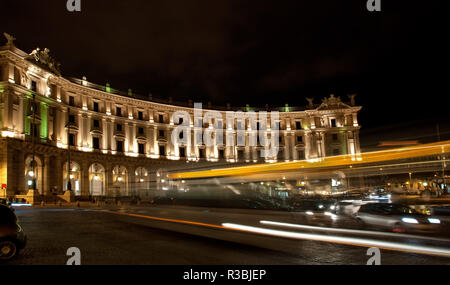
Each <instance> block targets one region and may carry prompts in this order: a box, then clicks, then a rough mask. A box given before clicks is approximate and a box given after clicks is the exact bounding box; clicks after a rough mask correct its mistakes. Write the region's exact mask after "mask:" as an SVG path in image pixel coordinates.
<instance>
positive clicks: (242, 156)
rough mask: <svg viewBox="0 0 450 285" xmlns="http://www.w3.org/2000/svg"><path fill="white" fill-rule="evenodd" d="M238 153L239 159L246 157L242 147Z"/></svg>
mask: <svg viewBox="0 0 450 285" xmlns="http://www.w3.org/2000/svg"><path fill="white" fill-rule="evenodd" d="M237 154H238V159H239V160H241V159H244V151H243V150H242V149H240V150H238V152H237Z"/></svg>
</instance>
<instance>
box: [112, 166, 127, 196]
mask: <svg viewBox="0 0 450 285" xmlns="http://www.w3.org/2000/svg"><path fill="white" fill-rule="evenodd" d="M111 190H112V194H113V196H116V197H117V196H128V194H129V193H128V170H127V168H126V167H125V166H123V165H116V166H115V167H114V168H113V170H112V189H111Z"/></svg>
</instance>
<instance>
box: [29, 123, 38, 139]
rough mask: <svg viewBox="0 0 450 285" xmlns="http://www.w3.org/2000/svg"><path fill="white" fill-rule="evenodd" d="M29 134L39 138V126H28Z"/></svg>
mask: <svg viewBox="0 0 450 285" xmlns="http://www.w3.org/2000/svg"><path fill="white" fill-rule="evenodd" d="M30 134H31V135H32V136H34V137H36V138H37V137H39V125H38V124H33V123H31V124H30Z"/></svg>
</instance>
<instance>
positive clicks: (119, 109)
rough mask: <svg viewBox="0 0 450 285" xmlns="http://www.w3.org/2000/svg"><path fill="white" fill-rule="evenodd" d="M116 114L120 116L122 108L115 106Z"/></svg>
mask: <svg viewBox="0 0 450 285" xmlns="http://www.w3.org/2000/svg"><path fill="white" fill-rule="evenodd" d="M116 116H118V117H121V116H122V108H120V107H116Z"/></svg>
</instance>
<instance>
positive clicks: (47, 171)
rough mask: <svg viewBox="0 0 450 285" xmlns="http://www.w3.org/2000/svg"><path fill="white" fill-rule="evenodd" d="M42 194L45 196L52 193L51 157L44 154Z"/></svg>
mask: <svg viewBox="0 0 450 285" xmlns="http://www.w3.org/2000/svg"><path fill="white" fill-rule="evenodd" d="M42 167H43V169H42V176H43V177H42V178H43V179H42V186H43V189H42V194H43V195H44V196H48V195H50V188H51V185H50V177H52V175H53V170H52V169H51V167H50V158H49V156H48V155H44V156H43V159H42Z"/></svg>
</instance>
